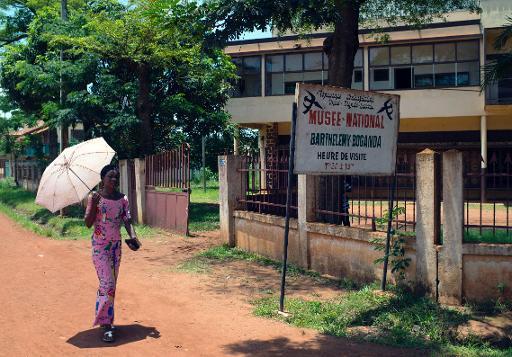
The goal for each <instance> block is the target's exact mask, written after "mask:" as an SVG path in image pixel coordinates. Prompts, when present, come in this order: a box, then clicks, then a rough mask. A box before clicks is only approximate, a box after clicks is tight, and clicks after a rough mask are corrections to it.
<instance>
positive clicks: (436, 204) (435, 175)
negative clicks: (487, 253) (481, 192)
mask: <svg viewBox="0 0 512 357" xmlns="http://www.w3.org/2000/svg"><path fill="white" fill-rule="evenodd" d="M416 175H417V178H416V207H417V208H416V289H417V290H418V292H419V293H425V294H427V295H429V296H431V297H434V298H437V251H436V244H438V243H439V237H440V218H441V217H440V210H441V205H440V194H439V189H440V181H439V177H440V170H439V154H438V153H436V152H434V151H432V150H430V149H426V150H424V151H422V152H420V153H418V154H416Z"/></svg>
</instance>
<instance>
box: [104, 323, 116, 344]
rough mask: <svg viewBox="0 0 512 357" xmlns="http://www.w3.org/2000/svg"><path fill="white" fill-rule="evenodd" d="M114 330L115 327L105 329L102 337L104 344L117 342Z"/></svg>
mask: <svg viewBox="0 0 512 357" xmlns="http://www.w3.org/2000/svg"><path fill="white" fill-rule="evenodd" d="M114 330H115V328H114V326H112V327H109V328H105V329H104V331H103V337H102V340H103V342H114V341H115V338H114Z"/></svg>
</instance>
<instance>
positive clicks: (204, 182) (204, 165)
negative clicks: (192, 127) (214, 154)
mask: <svg viewBox="0 0 512 357" xmlns="http://www.w3.org/2000/svg"><path fill="white" fill-rule="evenodd" d="M201 153H202V156H203V191H204V192H206V136H204V135H203V140H202V142H201Z"/></svg>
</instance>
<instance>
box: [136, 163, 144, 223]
mask: <svg viewBox="0 0 512 357" xmlns="http://www.w3.org/2000/svg"><path fill="white" fill-rule="evenodd" d="M134 161H135V190H136V191H137V223H139V224H144V212H145V211H146V165H145V160H144V159H135V160H134Z"/></svg>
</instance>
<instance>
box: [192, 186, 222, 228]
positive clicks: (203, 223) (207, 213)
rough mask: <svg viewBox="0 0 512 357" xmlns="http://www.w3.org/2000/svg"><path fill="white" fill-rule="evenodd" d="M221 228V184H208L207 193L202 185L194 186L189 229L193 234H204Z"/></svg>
mask: <svg viewBox="0 0 512 357" xmlns="http://www.w3.org/2000/svg"><path fill="white" fill-rule="evenodd" d="M219 227H220V214H219V183H218V182H216V181H209V182H207V187H206V192H204V190H203V186H202V185H193V186H192V193H191V195H190V207H189V229H190V230H191V231H193V232H204V231H213V230H216V229H219Z"/></svg>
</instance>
